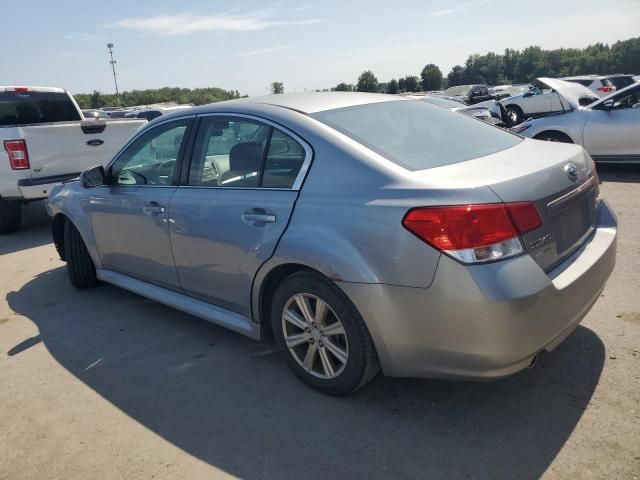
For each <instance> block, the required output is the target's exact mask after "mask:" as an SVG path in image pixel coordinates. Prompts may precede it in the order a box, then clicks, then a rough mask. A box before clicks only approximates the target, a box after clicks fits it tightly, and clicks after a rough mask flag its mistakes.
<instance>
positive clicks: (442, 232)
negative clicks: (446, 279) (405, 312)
mask: <svg viewBox="0 0 640 480" xmlns="http://www.w3.org/2000/svg"><path fill="white" fill-rule="evenodd" d="M402 225H403V226H404V227H405V228H406V229H407V230H409V231H410V232H411V233H413V234H414V235H416V236H417V237H418V238H420V239H421V240H423V241H425V242H427V243H428V244H429V245H431V246H432V247H434V248H437V249H438V250H440V251H441V252H444V253H446V254H447V255H450V256H452V257H453V258H455V259H457V260H460V261H461V262H464V263H478V262H487V261H491V260H499V259H503V258H507V257H512V256H514V255H519V254H521V253H522V252H523V251H524V249H523V247H522V243H521V242H520V235H523V234H525V233H527V232H530V231H532V230H535V229H536V228H538V227H540V225H542V221H541V219H540V215H539V214H538V210H537V209H536V207H535V205H534V204H533V203H530V202H521V203H498V204H483V205H459V206H449V207H420V208H414V209H412V210H409V212H407V214H406V215H405V217H404V219H403V220H402Z"/></svg>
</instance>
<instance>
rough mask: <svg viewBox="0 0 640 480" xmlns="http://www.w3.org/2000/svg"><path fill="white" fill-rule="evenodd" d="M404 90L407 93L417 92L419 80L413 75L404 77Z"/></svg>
mask: <svg viewBox="0 0 640 480" xmlns="http://www.w3.org/2000/svg"><path fill="white" fill-rule="evenodd" d="M404 89H405V90H406V91H407V92H419V91H420V79H419V78H418V77H416V76H415V75H407V76H406V77H404Z"/></svg>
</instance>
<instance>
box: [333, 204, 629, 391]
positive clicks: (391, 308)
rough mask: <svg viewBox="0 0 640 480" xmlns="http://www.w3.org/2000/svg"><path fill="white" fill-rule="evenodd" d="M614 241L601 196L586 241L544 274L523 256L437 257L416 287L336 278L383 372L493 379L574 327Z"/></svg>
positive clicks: (611, 256)
mask: <svg viewBox="0 0 640 480" xmlns="http://www.w3.org/2000/svg"><path fill="white" fill-rule="evenodd" d="M616 238H617V221H616V217H615V214H614V213H613V212H612V210H611V209H610V207H609V206H608V205H607V203H606V202H602V204H601V206H600V209H599V213H598V222H597V228H596V230H595V231H594V233H593V234H592V235H591V237H590V238H589V239H588V241H587V242H585V244H584V245H582V246H581V247H580V248H579V249H578V250H577V251H576V252H575V253H574V254H573V255H571V257H569V258H568V259H567V260H565V261H564V262H563V263H562V264H560V265H559V266H558V267H556V268H555V269H554V270H552V271H551V272H548V273H545V272H544V271H543V270H542V269H541V268H540V267H539V266H538V265H537V264H536V263H535V262H534V260H533V259H532V258H531V257H530V256H529V255H522V256H520V257H517V258H514V259H512V260H507V261H502V262H496V263H492V264H486V265H476V266H470V267H469V266H464V265H461V264H459V263H457V262H456V261H454V260H452V259H451V258H449V257H447V256H445V255H443V256H442V257H441V259H440V262H439V264H438V270H437V272H436V275H435V278H434V281H433V284H432V285H431V286H430V287H429V288H426V289H422V288H407V287H400V286H392V285H382V284H356V283H346V282H339V283H338V284H339V285H340V287H341V288H342V289H343V290H344V292H345V293H346V294H347V295H348V296H349V298H350V299H351V300H352V301H353V303H354V304H355V306H356V307H357V308H358V310H359V311H360V313H361V314H362V316H363V318H364V320H365V323H366V324H367V326H368V327H369V330H370V332H371V335H372V338H373V340H374V343H375V345H376V349H377V352H378V356H379V357H380V361H381V364H382V368H383V371H384V373H385V374H386V375H390V376H402V377H445V378H467V379H489V378H499V377H503V376H506V375H510V374H512V373H515V372H517V371H519V370H521V369H523V368H526V367H527V366H528V365H529V364H530V363H531V362H532V360H533V359H534V358H535V357H536V355H538V354H539V353H540V352H542V351H551V350H553V349H554V348H555V347H556V346H557V345H559V344H560V343H561V342H562V340H564V339H565V338H566V337H567V336H568V335H569V334H570V333H571V332H572V331H573V330H574V329H575V328H576V326H577V325H578V324H579V323H580V321H581V320H582V318H583V317H584V316H585V315H586V314H587V312H588V311H589V310H590V308H591V307H592V306H593V304H594V303H595V302H596V300H597V299H598V298H599V296H600V294H601V292H602V290H603V289H604V286H605V283H606V281H607V279H608V278H609V275H610V274H611V272H612V271H613V267H614V265H615V258H616Z"/></svg>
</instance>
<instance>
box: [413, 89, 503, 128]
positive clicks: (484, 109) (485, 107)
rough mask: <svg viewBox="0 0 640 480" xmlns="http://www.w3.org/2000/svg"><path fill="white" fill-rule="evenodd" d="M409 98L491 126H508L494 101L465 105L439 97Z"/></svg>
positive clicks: (414, 96) (501, 109)
mask: <svg viewBox="0 0 640 480" xmlns="http://www.w3.org/2000/svg"><path fill="white" fill-rule="evenodd" d="M409 97H410V98H415V99H417V100H422V101H424V102H428V103H431V104H433V105H437V106H439V107H444V108H448V109H449V110H453V111H455V112H458V113H462V114H464V115H467V116H469V117H473V118H477V119H478V120H482V121H483V122H487V123H490V124H491V125H496V126H500V127H504V126H508V125H507V124H508V120H509V119H508V117H507V114H506V111H505V110H504V107H501V105H500V103H499V102H498V101H496V100H487V101H485V102H481V103H476V104H475V105H466V104H465V103H464V102H463V101H462V100H458V99H457V98H454V97H442V96H439V95H409Z"/></svg>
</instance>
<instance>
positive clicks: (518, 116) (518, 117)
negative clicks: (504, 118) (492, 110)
mask: <svg viewBox="0 0 640 480" xmlns="http://www.w3.org/2000/svg"><path fill="white" fill-rule="evenodd" d="M505 110H506V111H507V115H508V116H509V120H510V122H511V125H518V124H519V123H522V122H523V121H524V112H523V111H522V109H521V108H520V107H519V106H517V105H507V106H506V107H505Z"/></svg>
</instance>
